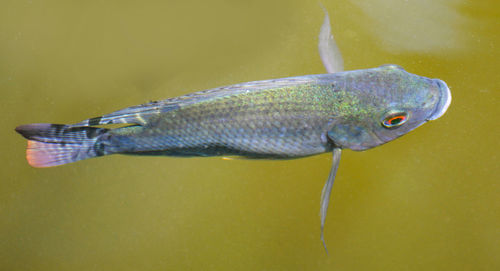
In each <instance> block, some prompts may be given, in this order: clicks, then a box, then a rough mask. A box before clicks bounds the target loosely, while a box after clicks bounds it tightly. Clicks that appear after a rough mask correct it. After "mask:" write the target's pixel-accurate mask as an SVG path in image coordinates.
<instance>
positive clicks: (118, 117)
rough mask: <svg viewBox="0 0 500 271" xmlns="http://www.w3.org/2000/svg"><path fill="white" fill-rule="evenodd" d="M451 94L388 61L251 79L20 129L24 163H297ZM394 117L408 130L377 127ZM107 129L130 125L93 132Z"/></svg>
mask: <svg viewBox="0 0 500 271" xmlns="http://www.w3.org/2000/svg"><path fill="white" fill-rule="evenodd" d="M447 89H448V88H447V87H446V85H445V84H444V82H442V81H441V80H439V79H429V78H425V77H421V76H417V75H414V74H411V73H408V72H406V71H404V70H403V69H402V68H400V67H399V66H396V65H384V66H381V67H378V68H373V69H364V70H355V71H346V72H339V73H333V74H320V75H306V76H299V77H290V78H282V79H273V80H264V81H256V82H248V83H243V84H237V85H232V86H226V87H221V88H216V89H211V90H206V91H201V92H196V93H193V94H188V95H186V96H181V97H177V98H173V99H167V100H164V101H160V102H152V103H147V104H144V105H140V106H134V107H130V108H126V109H123V110H120V111H117V112H114V113H111V114H109V115H104V116H101V117H97V118H92V119H89V120H85V121H83V122H81V123H78V124H73V125H54V124H30V125H23V126H20V127H18V128H17V131H18V132H20V133H21V134H22V135H23V136H25V137H26V138H28V139H29V140H31V141H36V142H37V143H34V142H32V143H30V144H31V145H33V146H32V147H31V148H29V149H28V152H29V153H28V154H29V155H28V162H30V164H32V165H33V166H35V167H37V166H41V167H43V166H55V165H59V164H64V163H67V162H72V161H73V160H81V159H85V158H91V157H95V156H102V155H109V154H136V155H167V156H220V155H224V156H228V155H238V156H243V157H248V158H268V159H273V158H274V159H287V158H298V157H304V156H309V155H314V154H319V153H324V152H330V151H331V150H332V149H333V148H334V147H339V148H349V149H353V150H365V149H368V148H372V147H375V146H378V145H380V144H383V143H386V142H388V141H390V140H392V139H394V138H396V137H399V136H400V135H402V134H404V133H407V132H408V131H410V130H412V129H414V128H416V127H417V126H419V125H421V124H423V123H424V122H426V121H427V120H429V119H431V118H433V114H435V112H440V111H442V108H441V107H442V106H443V103H442V102H441V103H440V101H442V100H443V99H444V100H446V97H445V96H446V95H447ZM393 111H398V112H399V111H401V112H405V113H406V114H407V115H411V117H408V121H407V124H406V126H404V127H399V129H392V128H386V127H384V126H383V125H382V120H383V119H384V118H385V116H386V115H387V114H390V112H393ZM113 123H127V124H129V126H125V127H121V128H115V129H105V128H95V127H91V126H95V125H105V124H113ZM78 139H79V140H82V142H86V144H78V143H77V141H78ZM57 146H59V147H60V149H59V150H57V148H56V149H54V148H55V147H57ZM44 147H47V148H44ZM50 148H53V149H54V152H52V154H53V155H51V153H50V152H48V151H47V149H50ZM72 148H73V149H72ZM30 149H31V151H30ZM63 150H64V151H66V153H67V154H68V156H64V155H63V153H62V151H63ZM39 154H40V155H39Z"/></svg>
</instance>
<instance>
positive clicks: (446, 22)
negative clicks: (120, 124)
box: [0, 0, 500, 270]
mask: <svg viewBox="0 0 500 271" xmlns="http://www.w3.org/2000/svg"><path fill="white" fill-rule="evenodd" d="M322 2H323V3H324V5H325V6H326V7H327V9H328V10H329V11H330V15H331V17H332V23H333V32H334V34H335V36H336V38H337V41H338V43H339V47H340V49H341V50H342V52H343V55H344V59H345V62H346V63H345V64H346V65H345V66H346V69H357V68H368V67H374V66H378V65H380V64H384V63H396V64H399V65H401V66H403V67H405V68H406V69H407V70H408V71H410V72H413V73H416V74H421V75H424V76H429V77H435V78H441V79H443V80H445V81H446V82H447V83H448V85H449V86H450V88H451V91H452V94H453V102H452V104H451V107H450V109H449V110H448V112H447V113H446V115H445V116H444V117H442V118H441V119H439V120H437V121H434V122H432V123H429V124H427V125H424V126H423V127H421V128H419V129H417V130H416V131H415V132H412V133H410V134H409V135H406V136H404V137H402V138H401V139H398V140H396V141H394V142H391V143H390V144H387V145H384V146H382V147H379V148H376V149H373V150H370V151H367V152H361V153H356V152H352V151H345V152H344V153H343V157H342V161H341V165H340V170H339V174H338V179H337V181H336V183H335V187H334V192H333V202H332V205H331V207H330V209H329V215H328V218H327V226H326V235H325V238H326V241H327V244H328V247H329V250H330V255H329V256H327V255H326V254H325V252H324V250H323V247H322V245H321V242H320V239H319V216H318V212H319V198H320V193H321V188H322V186H323V183H324V180H325V178H326V177H327V175H328V171H329V167H330V155H329V154H325V155H320V156H316V157H311V158H306V159H298V160H292V161H246V160H233V161H223V160H221V159H219V158H192V159H176V158H161V157H152V158H150V157H127V156H111V157H103V158H99V159H91V160H87V161H83V162H79V163H75V164H71V165H67V166H62V167H56V168H51V169H34V168H30V167H29V166H28V164H27V163H26V161H25V159H24V155H25V154H24V149H25V144H26V143H25V141H24V140H23V139H22V138H21V137H20V136H19V135H17V134H15V132H14V130H13V129H14V127H15V126H17V125H19V124H25V123H32V122H56V123H72V122H75V121H79V120H82V119H85V118H87V117H93V116H96V115H100V114H103V113H108V112H111V111H114V110H117V109H120V108H123V107H127V106H130V105H135V104H139V103H142V102H145V101H148V100H156V99H163V98H167V97H173V96H177V95H181V94H185V93H189V92H192V91H195V90H201V89H207V88H212V87H217V86H220V85H227V84H233V83H238V82H245V81H252V80H260V79H269V78H277V77H287V76H295V75H303V74H312V73H324V71H323V67H322V65H321V62H320V60H319V57H318V53H317V49H316V37H317V33H318V30H319V27H320V25H321V22H322V19H323V18H322V16H323V13H322V11H321V9H320V8H319V6H318V4H317V1H310V2H309V1H307V2H306V1H279V2H278V1H221V0H219V1H146V2H140V3H139V2H137V3H132V2H131V1H130V2H129V1H107V2H105V3H100V2H81V1H80V2H74V1H69V2H68V1H3V3H2V9H0V91H1V94H2V101H1V107H0V110H1V113H2V127H3V129H2V132H1V136H2V155H1V156H0V159H1V160H0V162H1V165H2V168H1V171H0V180H1V181H0V269H1V270H499V269H500V256H499V255H500V199H499V195H500V178H499V174H500V167H499V159H498V151H499V149H500V148H499V147H500V145H499V140H498V137H499V135H500V129H499V125H498V121H497V119H496V117H498V116H499V113H500V109H499V97H500V93H499V91H500V86H499V79H500V77H499V75H498V67H499V64H500V61H499V59H500V54H499V53H498V52H499V48H498V46H500V43H499V42H500V36H499V34H498V33H499V31H500V12H499V10H500V4H499V3H498V2H497V1H493V0H490V1H460V0H441V1H430V0H426V1H416V0H415V1H405V2H402V1H397V0H386V1H382V0H377V1H368V0H364V1H363V0H356V1H354V0H353V1H346V0H335V1H326V0H323V1H322Z"/></svg>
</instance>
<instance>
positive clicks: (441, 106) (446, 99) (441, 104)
mask: <svg viewBox="0 0 500 271" xmlns="http://www.w3.org/2000/svg"><path fill="white" fill-rule="evenodd" d="M433 82H434V84H435V85H436V86H437V88H438V90H439V101H438V102H437V104H436V108H435V109H434V111H433V112H432V114H431V115H430V116H429V117H428V118H427V120H435V119H438V118H439V117H441V116H442V115H443V114H444V113H445V112H446V110H448V107H449V106H450V103H451V92H450V89H449V88H448V85H446V83H445V82H444V81H443V80H440V79H433Z"/></svg>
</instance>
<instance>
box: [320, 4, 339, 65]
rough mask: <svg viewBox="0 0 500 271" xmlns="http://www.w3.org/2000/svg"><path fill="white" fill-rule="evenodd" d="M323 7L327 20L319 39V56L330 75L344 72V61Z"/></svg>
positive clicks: (324, 21) (324, 22)
mask: <svg viewBox="0 0 500 271" xmlns="http://www.w3.org/2000/svg"><path fill="white" fill-rule="evenodd" d="M321 7H322V8H323V11H324V12H325V19H324V20H323V25H322V26H321V30H320V32H319V37H318V39H319V42H318V49H319V55H320V57H321V61H322V62H323V65H324V66H325V68H326V71H327V72H328V73H335V72H341V71H343V70H344V60H343V59H342V54H341V53H340V50H339V47H338V46H337V44H336V43H335V39H334V38H333V35H332V32H331V26H330V17H329V16H328V11H326V9H325V7H323V5H321Z"/></svg>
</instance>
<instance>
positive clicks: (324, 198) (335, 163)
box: [320, 148, 342, 253]
mask: <svg viewBox="0 0 500 271" xmlns="http://www.w3.org/2000/svg"><path fill="white" fill-rule="evenodd" d="M341 152H342V150H341V149H340V148H334V149H333V157H332V168H331V169H330V174H329V175H328V179H327V180H326V183H325V186H323V191H322V192H321V209H320V216H321V241H322V242H323V246H324V247H325V250H326V252H327V253H328V249H327V248H326V243H325V236H324V234H323V230H324V228H325V220H326V211H327V210H328V203H329V202H330V195H331V193H332V187H333V181H334V180H335V175H336V174H337V169H338V168H339V163H340V154H341Z"/></svg>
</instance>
